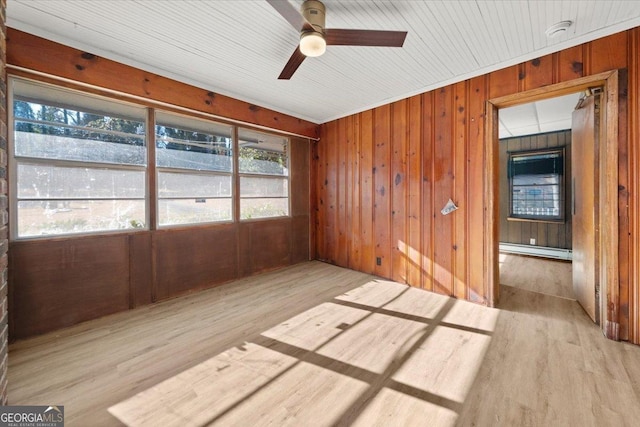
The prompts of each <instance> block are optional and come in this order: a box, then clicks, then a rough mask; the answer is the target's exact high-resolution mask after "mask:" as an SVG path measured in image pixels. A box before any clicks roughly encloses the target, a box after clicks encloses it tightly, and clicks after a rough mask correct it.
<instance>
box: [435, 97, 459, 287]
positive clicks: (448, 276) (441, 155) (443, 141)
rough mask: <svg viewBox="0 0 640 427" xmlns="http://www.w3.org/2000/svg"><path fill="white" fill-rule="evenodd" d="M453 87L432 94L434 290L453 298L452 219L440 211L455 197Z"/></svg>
mask: <svg viewBox="0 0 640 427" xmlns="http://www.w3.org/2000/svg"><path fill="white" fill-rule="evenodd" d="M453 96H454V95H453V87H452V86H447V87H445V88H442V89H438V90H437V91H436V94H435V115H434V119H435V120H434V126H435V138H434V143H435V150H434V152H435V157H434V161H433V165H432V167H433V169H434V172H435V176H434V180H435V192H434V198H433V200H434V214H435V217H434V219H435V241H436V242H437V244H436V246H435V247H434V263H435V265H434V268H435V271H434V275H433V276H434V286H435V289H434V290H435V291H436V292H438V293H441V294H444V295H453V276H454V273H455V272H454V267H455V266H454V262H455V261H454V257H453V253H452V252H453V245H454V242H453V232H454V229H453V226H454V224H453V216H454V215H455V212H453V213H451V214H449V215H443V214H442V213H440V210H441V209H442V208H443V207H444V206H445V205H446V203H447V201H448V200H449V199H450V198H453V197H454V194H453V191H454V184H453V168H454V147H453V123H454V117H455V116H454V113H453V108H454V107H453V105H454V104H453Z"/></svg>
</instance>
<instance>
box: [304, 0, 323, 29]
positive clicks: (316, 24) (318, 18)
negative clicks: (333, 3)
mask: <svg viewBox="0 0 640 427" xmlns="http://www.w3.org/2000/svg"><path fill="white" fill-rule="evenodd" d="M300 13H301V14H302V16H303V17H304V19H306V20H307V22H309V24H311V26H312V27H313V29H314V30H315V31H316V32H318V33H320V34H322V35H324V20H325V8H324V4H323V3H322V2H321V1H318V0H306V1H305V2H304V3H302V6H301V7H300Z"/></svg>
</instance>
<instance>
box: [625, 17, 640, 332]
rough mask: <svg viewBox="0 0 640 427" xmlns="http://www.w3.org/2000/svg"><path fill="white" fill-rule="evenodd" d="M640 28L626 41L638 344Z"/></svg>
mask: <svg viewBox="0 0 640 427" xmlns="http://www.w3.org/2000/svg"><path fill="white" fill-rule="evenodd" d="M639 52H640V28H635V29H633V30H632V31H631V35H630V38H629V67H628V68H629V75H628V82H629V83H628V84H629V87H628V93H629V97H628V109H629V111H628V117H629V118H630V119H631V120H630V122H629V126H628V129H629V134H628V137H629V141H628V150H629V153H628V158H629V162H628V164H629V193H630V194H629V206H628V211H629V237H630V242H629V270H628V275H629V293H630V295H629V341H631V342H634V343H640V204H639V203H638V201H639V200H640V170H639V168H640V54H639Z"/></svg>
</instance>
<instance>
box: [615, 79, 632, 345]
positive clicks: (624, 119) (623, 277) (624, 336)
mask: <svg viewBox="0 0 640 427" xmlns="http://www.w3.org/2000/svg"><path fill="white" fill-rule="evenodd" d="M628 112H629V110H628V71H627V69H622V70H620V71H619V91H618V260H619V261H618V262H619V268H618V283H619V287H620V290H619V297H620V314H619V323H620V330H619V334H620V335H619V338H620V339H621V340H625V341H626V340H628V339H629V297H630V294H631V293H630V290H629V263H630V260H629V253H630V248H629V210H628V206H629V172H628V171H629V149H628V134H629V127H628V117H629V116H628Z"/></svg>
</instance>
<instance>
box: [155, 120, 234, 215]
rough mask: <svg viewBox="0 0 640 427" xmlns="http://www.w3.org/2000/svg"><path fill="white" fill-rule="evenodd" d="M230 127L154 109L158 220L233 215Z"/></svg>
mask: <svg viewBox="0 0 640 427" xmlns="http://www.w3.org/2000/svg"><path fill="white" fill-rule="evenodd" d="M231 135H232V128H231V126H228V125H222V124H219V123H215V122H209V121H204V120H197V119H193V118H188V117H184V116H178V115H172V114H168V113H164V112H158V113H157V116H156V165H157V168H158V169H157V171H158V223H159V225H160V226H167V225H177V224H195V223H204V222H217V221H232V220H233V192H232V182H233V176H232V172H233V143H232V138H231Z"/></svg>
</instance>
